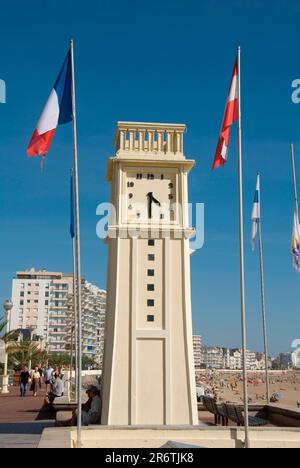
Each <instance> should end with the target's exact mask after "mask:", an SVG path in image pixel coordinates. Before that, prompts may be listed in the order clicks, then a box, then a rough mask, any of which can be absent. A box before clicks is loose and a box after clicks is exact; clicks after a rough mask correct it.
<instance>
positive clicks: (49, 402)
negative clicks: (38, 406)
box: [44, 374, 64, 408]
mask: <svg viewBox="0 0 300 468" xmlns="http://www.w3.org/2000/svg"><path fill="white" fill-rule="evenodd" d="M63 395H64V384H63V381H62V379H61V376H60V375H59V374H58V375H56V379H55V381H54V382H53V383H51V391H50V393H48V394H47V395H46V398H45V401H44V406H46V407H47V406H48V407H50V408H51V407H53V402H54V400H55V398H60V397H62V396H63Z"/></svg>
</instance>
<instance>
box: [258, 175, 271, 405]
mask: <svg viewBox="0 0 300 468" xmlns="http://www.w3.org/2000/svg"><path fill="white" fill-rule="evenodd" d="M258 177H259V174H258ZM260 201H261V200H259V207H260V217H259V219H258V221H257V223H258V241H259V266H260V289H261V309H262V320H263V337H264V352H265V372H266V396H267V403H268V404H269V403H270V380H269V368H268V335H267V319H266V304H265V281H264V262H263V246H262V234H261V203H260Z"/></svg>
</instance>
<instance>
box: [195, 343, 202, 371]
mask: <svg viewBox="0 0 300 468" xmlns="http://www.w3.org/2000/svg"><path fill="white" fill-rule="evenodd" d="M201 349H202V339H201V336H200V335H193V350H194V364H195V369H200V367H201V362H202V361H201Z"/></svg>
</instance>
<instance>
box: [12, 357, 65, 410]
mask: <svg viewBox="0 0 300 468" xmlns="http://www.w3.org/2000/svg"><path fill="white" fill-rule="evenodd" d="M43 382H44V383H45V386H46V397H45V403H44V404H45V406H52V405H53V402H54V400H55V398H59V397H61V396H63V393H64V385H63V381H62V370H61V368H59V367H56V368H53V367H52V366H51V364H49V365H48V366H47V367H43V366H42V365H40V366H37V367H35V368H34V369H33V370H32V371H30V370H29V369H28V367H26V366H24V367H23V368H22V371H21V374H20V396H21V398H24V397H25V396H26V394H27V391H28V388H29V390H30V391H31V392H32V393H33V396H34V397H36V396H37V393H38V391H39V390H41V389H42V385H43Z"/></svg>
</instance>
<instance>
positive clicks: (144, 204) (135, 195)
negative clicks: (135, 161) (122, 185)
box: [125, 168, 177, 224]
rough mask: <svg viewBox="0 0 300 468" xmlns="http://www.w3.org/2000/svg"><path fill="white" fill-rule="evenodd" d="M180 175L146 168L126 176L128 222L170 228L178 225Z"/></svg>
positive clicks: (130, 172)
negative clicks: (177, 205) (162, 225)
mask: <svg viewBox="0 0 300 468" xmlns="http://www.w3.org/2000/svg"><path fill="white" fill-rule="evenodd" d="M176 174H177V171H176V170H175V169H174V170H173V171H171V169H168V170H164V168H155V169H153V168H143V171H142V170H140V169H139V172H137V171H135V172H133V171H127V172H126V178H125V181H126V190H125V193H126V203H125V209H126V216H125V219H126V220H127V222H129V223H130V222H132V223H136V222H138V223H154V224H167V223H174V222H175V221H176V217H177V216H176V203H177V176H176Z"/></svg>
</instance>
